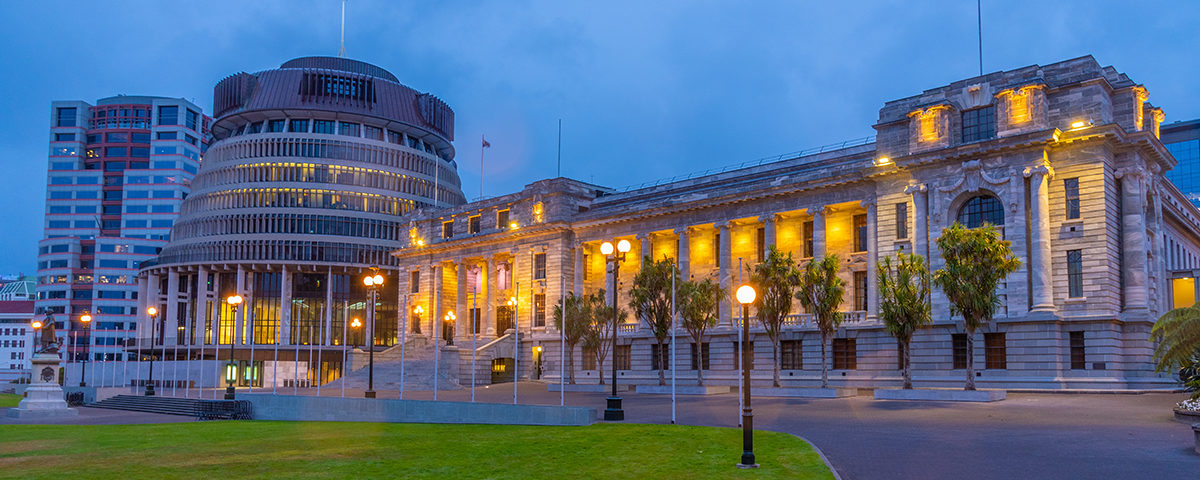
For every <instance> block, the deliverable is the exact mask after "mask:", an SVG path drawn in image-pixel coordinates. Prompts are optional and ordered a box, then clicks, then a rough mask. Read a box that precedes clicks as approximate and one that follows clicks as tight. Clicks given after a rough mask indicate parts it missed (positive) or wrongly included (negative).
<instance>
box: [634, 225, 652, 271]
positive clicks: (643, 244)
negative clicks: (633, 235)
mask: <svg viewBox="0 0 1200 480" xmlns="http://www.w3.org/2000/svg"><path fill="white" fill-rule="evenodd" d="M637 239H638V241H639V242H640V250H638V258H637V261H638V266H639V267H640V266H641V265H642V261H643V259H644V258H645V257H650V260H654V242H653V240H652V239H651V238H650V234H649V233H642V234H639V235H638V236H637Z"/></svg>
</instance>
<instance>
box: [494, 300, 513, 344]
mask: <svg viewBox="0 0 1200 480" xmlns="http://www.w3.org/2000/svg"><path fill="white" fill-rule="evenodd" d="M510 328H513V309H512V307H510V306H508V305H504V306H500V307H496V336H497V337H499V336H502V335H504V332H506V331H508V329H510Z"/></svg>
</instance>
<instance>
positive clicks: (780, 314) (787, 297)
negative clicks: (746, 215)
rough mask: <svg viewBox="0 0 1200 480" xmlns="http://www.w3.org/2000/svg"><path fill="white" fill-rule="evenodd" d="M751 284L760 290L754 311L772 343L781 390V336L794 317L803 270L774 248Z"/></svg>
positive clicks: (754, 271) (776, 381) (753, 272)
mask: <svg viewBox="0 0 1200 480" xmlns="http://www.w3.org/2000/svg"><path fill="white" fill-rule="evenodd" d="M750 284H751V285H754V286H755V287H757V290H758V292H757V295H756V296H755V298H754V309H755V310H757V312H758V321H759V322H762V325H763V330H765V331H766V333H767V339H769V340H770V341H771V359H772V364H774V367H775V368H774V371H775V374H774V377H773V379H774V380H773V381H774V383H773V385H774V386H776V387H778V386H780V384H779V370H780V364H779V334H780V332H781V331H782V330H783V321H784V319H786V318H787V316H788V315H789V314H791V313H792V296H793V293H794V292H793V291H794V290H795V288H796V287H797V286H799V285H800V269H799V268H798V267H797V266H796V261H795V260H792V254H791V253H790V252H789V253H788V254H787V255H784V254H783V252H780V251H779V249H777V248H775V246H774V245H772V246H771V249H770V251H769V252H767V258H766V259H765V260H763V261H762V262H761V263H759V264H758V265H755V266H754V267H753V268H752V269H751V271H750Z"/></svg>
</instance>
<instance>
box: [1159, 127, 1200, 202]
mask: <svg viewBox="0 0 1200 480" xmlns="http://www.w3.org/2000/svg"><path fill="white" fill-rule="evenodd" d="M1197 130H1200V127H1198V128H1197ZM1196 133H1197V134H1198V135H1200V131H1198V132H1196ZM1166 147H1167V150H1168V151H1170V152H1171V155H1173V156H1174V157H1175V160H1176V161H1177V162H1179V164H1178V165H1175V168H1174V169H1172V170H1169V171H1167V179H1169V180H1171V183H1174V184H1175V186H1176V187H1179V190H1180V191H1182V192H1183V194H1184V195H1187V197H1188V199H1189V200H1191V201H1192V204H1194V205H1196V206H1200V139H1192V140H1183V141H1179V142H1175V143H1168V144H1166Z"/></svg>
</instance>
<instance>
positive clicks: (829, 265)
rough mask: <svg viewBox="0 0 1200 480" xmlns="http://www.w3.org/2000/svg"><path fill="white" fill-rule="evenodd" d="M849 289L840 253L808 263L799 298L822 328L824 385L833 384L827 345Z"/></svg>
mask: <svg viewBox="0 0 1200 480" xmlns="http://www.w3.org/2000/svg"><path fill="white" fill-rule="evenodd" d="M845 293H846V287H844V286H843V285H842V279H841V278H840V277H838V257H837V255H825V256H824V257H822V258H814V259H812V260H810V261H809V262H808V265H805V266H804V272H803V273H802V274H801V275H800V291H798V292H796V298H797V299H799V300H800V304H801V305H804V309H805V310H808V313H809V314H811V315H812V319H813V322H815V323H816V324H817V330H820V332H821V388H829V359H828V358H826V357H827V356H828V355H826V353H825V351H826V350H825V346H826V345H828V344H829V337H830V336H832V335H833V333H834V332H836V331H837V327H838V325H841V323H842V312H839V311H838V308H839V307H841V305H842V296H843V295H844V294H845Z"/></svg>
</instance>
